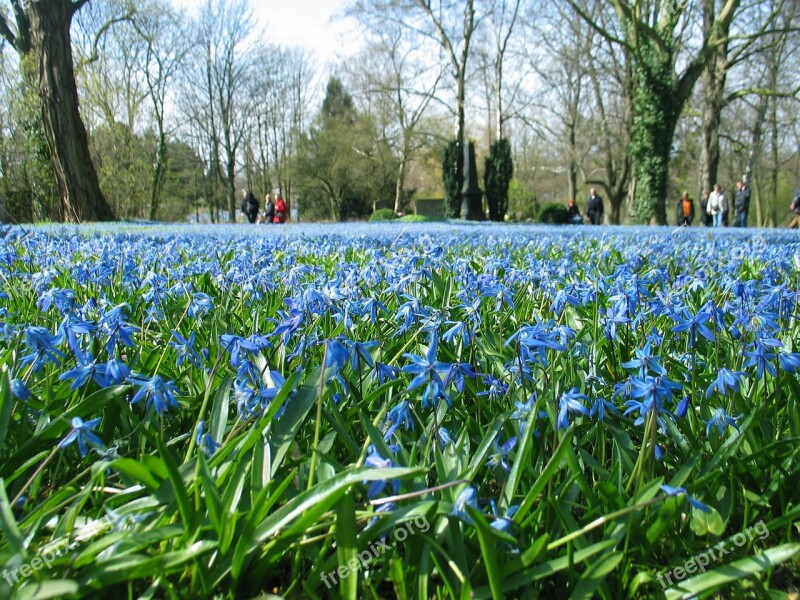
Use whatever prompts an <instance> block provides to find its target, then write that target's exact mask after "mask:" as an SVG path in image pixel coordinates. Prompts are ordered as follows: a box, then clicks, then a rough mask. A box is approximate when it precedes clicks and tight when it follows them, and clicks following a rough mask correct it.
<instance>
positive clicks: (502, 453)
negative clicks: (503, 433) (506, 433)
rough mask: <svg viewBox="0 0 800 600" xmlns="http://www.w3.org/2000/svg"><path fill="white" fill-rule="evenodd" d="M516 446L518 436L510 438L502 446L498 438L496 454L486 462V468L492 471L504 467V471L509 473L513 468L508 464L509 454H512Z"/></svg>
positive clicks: (495, 443) (495, 445)
mask: <svg viewBox="0 0 800 600" xmlns="http://www.w3.org/2000/svg"><path fill="white" fill-rule="evenodd" d="M516 445H517V437H516V436H514V437H512V438H510V439H509V440H508V441H506V442H505V443H504V444H502V445H501V444H500V443H499V442H498V438H495V440H494V453H493V454H492V455H491V456H490V457H489V459H488V460H487V461H486V466H487V467H488V468H490V469H495V468H497V467H502V469H503V470H504V471H505V472H506V473H508V471H509V470H510V469H511V466H510V465H509V464H508V453H509V452H511V451H512V450H513V449H514V446H516Z"/></svg>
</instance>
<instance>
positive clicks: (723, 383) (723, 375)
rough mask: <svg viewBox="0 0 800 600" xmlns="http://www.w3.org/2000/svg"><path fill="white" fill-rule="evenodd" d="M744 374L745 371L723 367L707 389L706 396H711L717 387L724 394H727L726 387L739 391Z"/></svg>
mask: <svg viewBox="0 0 800 600" xmlns="http://www.w3.org/2000/svg"><path fill="white" fill-rule="evenodd" d="M744 376H745V373H744V371H731V370H730V369H726V368H724V367H723V368H721V369H720V370H719V372H718V373H717V378H716V379H715V380H714V381H713V382H711V385H709V386H708V389H706V398H710V397H711V394H712V393H713V392H714V390H715V389H716V390H719V393H720V394H721V395H722V396H725V395H726V389H728V390H732V391H734V392H738V391H739V386H740V385H741V384H742V377H744Z"/></svg>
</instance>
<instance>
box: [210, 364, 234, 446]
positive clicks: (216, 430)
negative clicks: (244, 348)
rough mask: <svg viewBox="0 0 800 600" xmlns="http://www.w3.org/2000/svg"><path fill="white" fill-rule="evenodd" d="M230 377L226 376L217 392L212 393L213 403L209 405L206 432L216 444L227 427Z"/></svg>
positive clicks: (223, 437)
mask: <svg viewBox="0 0 800 600" xmlns="http://www.w3.org/2000/svg"><path fill="white" fill-rule="evenodd" d="M231 379H232V378H231V377H230V376H228V377H226V378H225V379H223V380H222V383H220V386H219V389H217V393H216V394H215V395H214V404H213V405H212V406H211V419H210V424H209V428H208V433H210V434H211V439H213V440H214V441H215V442H217V443H218V444H221V443H222V442H223V440H224V439H225V429H226V428H227V427H228V410H229V407H230V398H231V385H232V383H231Z"/></svg>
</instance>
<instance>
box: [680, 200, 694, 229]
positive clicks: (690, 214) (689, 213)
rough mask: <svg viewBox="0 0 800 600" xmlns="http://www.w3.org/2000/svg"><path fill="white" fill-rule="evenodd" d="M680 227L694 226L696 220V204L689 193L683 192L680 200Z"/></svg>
mask: <svg viewBox="0 0 800 600" xmlns="http://www.w3.org/2000/svg"><path fill="white" fill-rule="evenodd" d="M677 215H678V219H677V220H678V226H681V225H686V226H687V227H688V226H690V225H691V224H692V221H693V220H694V202H693V201H692V199H691V198H690V197H689V192H683V196H682V197H681V199H680V200H678V210H677Z"/></svg>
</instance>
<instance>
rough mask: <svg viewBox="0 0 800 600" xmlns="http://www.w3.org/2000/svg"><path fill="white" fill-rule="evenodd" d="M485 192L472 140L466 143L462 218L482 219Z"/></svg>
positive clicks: (469, 219) (470, 219)
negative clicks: (479, 182) (482, 188)
mask: <svg viewBox="0 0 800 600" xmlns="http://www.w3.org/2000/svg"><path fill="white" fill-rule="evenodd" d="M482 199H483V192H482V191H481V188H480V187H479V186H478V167H477V166H476V164H475V145H474V144H473V143H472V141H471V140H468V141H467V143H466V144H464V185H463V187H462V188H461V218H462V219H466V220H468V221H482V220H483V218H484V214H483V203H482V202H481V200H482Z"/></svg>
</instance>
